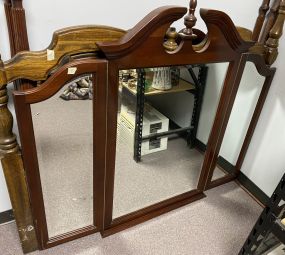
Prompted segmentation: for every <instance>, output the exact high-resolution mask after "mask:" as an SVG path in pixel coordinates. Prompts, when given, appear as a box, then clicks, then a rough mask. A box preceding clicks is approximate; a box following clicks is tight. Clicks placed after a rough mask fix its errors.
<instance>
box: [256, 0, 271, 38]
mask: <svg viewBox="0 0 285 255" xmlns="http://www.w3.org/2000/svg"><path fill="white" fill-rule="evenodd" d="M269 3H270V0H263V2H262V4H261V6H260V8H259V13H258V14H259V15H258V17H257V19H256V22H255V26H254V29H253V33H252V40H253V41H256V42H257V41H258V39H259V36H260V32H261V30H262V27H263V23H264V20H265V17H266V13H267V12H268V10H269Z"/></svg>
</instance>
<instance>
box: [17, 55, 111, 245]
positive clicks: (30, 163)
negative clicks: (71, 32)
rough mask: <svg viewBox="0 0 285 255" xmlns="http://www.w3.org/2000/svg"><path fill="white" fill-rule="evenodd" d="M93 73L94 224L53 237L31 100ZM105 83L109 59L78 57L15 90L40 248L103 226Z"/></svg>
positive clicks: (45, 95) (38, 100)
mask: <svg viewBox="0 0 285 255" xmlns="http://www.w3.org/2000/svg"><path fill="white" fill-rule="evenodd" d="M69 68H76V73H75V74H73V75H71V74H69V73H68V69H69ZM90 73H91V74H93V76H94V81H95V83H94V84H96V86H95V88H94V91H93V93H94V94H93V95H94V100H93V114H94V120H93V123H94V131H93V139H94V145H93V146H94V162H96V167H95V164H93V167H94V175H93V178H94V186H93V187H94V197H95V202H94V206H95V208H94V212H95V211H96V213H94V215H95V216H94V225H92V226H87V227H85V228H83V229H79V230H76V231H73V232H70V233H66V234H64V235H61V236H58V237H53V238H50V237H49V235H48V228H47V221H46V214H45V207H44V200H43V192H42V185H41V179H40V172H39V165H38V159H37V151H36V143H35V136H34V129H33V123H32V115H31V108H30V104H33V103H37V102H41V101H44V100H46V99H48V98H50V97H52V96H53V95H54V94H56V92H57V91H58V90H59V89H60V88H62V87H63V86H64V85H65V84H66V83H67V82H69V81H70V80H72V79H74V78H76V77H78V76H81V75H83V74H90ZM106 84H107V61H105V60H98V59H82V60H75V61H72V62H71V63H68V64H66V65H64V66H62V67H61V68H60V69H59V70H57V71H56V72H55V73H54V74H53V75H52V76H51V77H50V78H49V79H48V80H47V81H46V82H44V83H43V84H42V85H41V86H40V87H37V88H34V89H30V90H26V91H14V92H13V95H14V103H15V110H16V116H17V120H18V127H19V134H20V138H21V145H22V154H23V161H24V166H25V172H26V176H27V181H28V187H29V193H30V199H31V205H32V212H33V215H34V218H35V223H36V224H35V227H36V232H37V237H38V242H39V246H40V247H39V248H40V249H46V248H50V247H52V246H55V245H58V244H61V243H64V242H67V241H70V240H73V239H76V238H79V237H81V236H85V235H87V234H91V233H95V232H97V231H99V230H100V228H102V221H103V220H102V219H103V208H104V204H103V203H104V201H103V199H100V197H98V196H97V195H98V194H103V193H104V183H103V182H102V180H104V168H105V151H104V150H102V149H99V148H101V147H100V146H99V145H101V146H103V148H104V144H105V141H106V138H105V135H104V134H105V128H106V127H105V125H104V123H106V112H105V105H106V87H107V86H106Z"/></svg>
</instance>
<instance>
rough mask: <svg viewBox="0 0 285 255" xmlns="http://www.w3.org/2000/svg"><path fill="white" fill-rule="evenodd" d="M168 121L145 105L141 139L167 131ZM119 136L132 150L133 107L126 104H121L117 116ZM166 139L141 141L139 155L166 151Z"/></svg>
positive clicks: (133, 131) (133, 130)
mask: <svg viewBox="0 0 285 255" xmlns="http://www.w3.org/2000/svg"><path fill="white" fill-rule="evenodd" d="M168 129H169V119H168V118H167V117H165V116H164V115H163V114H161V113H160V112H159V111H157V110H156V109H155V108H153V107H152V106H151V105H150V104H147V103H146V104H145V108H144V118H143V129H142V130H143V132H142V137H144V136H147V135H151V134H156V133H161V132H165V131H168ZM119 134H120V139H122V141H123V142H126V143H127V144H129V146H130V147H131V148H132V149H133V148H134V139H135V135H134V134H135V107H134V106H133V105H132V104H127V103H126V102H124V103H122V104H121V112H120V115H119ZM167 142H168V138H167V137H163V138H154V139H149V140H145V141H142V144H141V155H142V156H143V155H147V154H150V153H154V152H158V151H163V150H166V149H167Z"/></svg>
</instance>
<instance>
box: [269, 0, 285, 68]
mask: <svg viewBox="0 0 285 255" xmlns="http://www.w3.org/2000/svg"><path fill="white" fill-rule="evenodd" d="M284 20H285V0H281V2H280V6H279V11H278V16H277V19H276V21H275V24H274V26H273V27H272V29H271V30H270V33H269V38H268V39H267V41H266V55H265V60H266V63H267V64H268V65H272V64H273V63H274V62H275V60H276V59H277V56H278V46H279V40H280V38H281V36H282V34H283V27H284Z"/></svg>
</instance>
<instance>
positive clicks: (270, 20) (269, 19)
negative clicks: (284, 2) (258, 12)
mask: <svg viewBox="0 0 285 255" xmlns="http://www.w3.org/2000/svg"><path fill="white" fill-rule="evenodd" d="M280 2H281V1H280V0H274V2H273V3H272V6H271V8H270V11H269V12H268V13H267V16H266V22H265V24H264V26H263V28H262V32H261V34H260V37H259V40H258V42H259V43H262V44H265V42H266V40H267V39H268V37H269V33H270V30H271V29H272V27H273V25H274V23H275V21H276V18H277V15H278V9H279V6H280Z"/></svg>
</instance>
